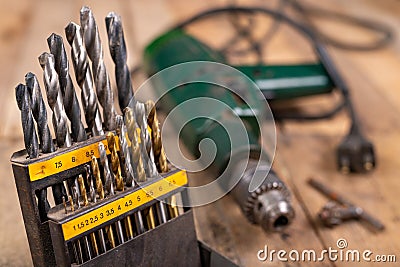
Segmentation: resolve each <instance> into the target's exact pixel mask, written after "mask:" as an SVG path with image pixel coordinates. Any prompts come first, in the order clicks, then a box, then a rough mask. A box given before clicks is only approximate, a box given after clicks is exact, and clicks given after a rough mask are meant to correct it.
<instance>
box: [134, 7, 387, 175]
mask: <svg viewBox="0 0 400 267" xmlns="http://www.w3.org/2000/svg"><path fill="white" fill-rule="evenodd" d="M287 4H290V5H291V6H292V7H293V9H294V10H296V11H297V12H298V13H299V14H301V15H302V16H303V17H304V19H305V20H307V23H301V22H298V21H295V20H293V19H291V18H289V17H288V16H286V15H285V14H284V13H283V12H282V11H283V8H284V7H285V6H286V5H287ZM221 14H231V15H234V16H238V15H239V14H245V15H254V14H264V15H267V16H270V17H273V18H274V20H275V23H274V25H273V27H272V28H270V30H269V31H268V32H267V33H266V34H265V35H264V37H263V38H261V40H259V41H256V40H255V39H254V38H253V37H252V36H251V33H250V31H251V27H249V26H247V27H246V26H243V25H240V24H239V23H236V22H233V24H234V26H235V28H236V31H237V34H238V36H235V37H234V38H233V39H232V40H231V41H230V45H228V46H225V47H224V48H222V52H225V53H228V52H229V50H230V51H235V50H232V48H231V45H233V44H235V43H237V41H239V40H240V38H246V39H248V42H249V44H250V48H249V50H236V53H239V54H245V53H246V52H251V51H253V52H255V53H256V54H257V55H259V57H260V58H261V57H262V54H261V53H262V52H261V51H262V49H261V47H262V46H263V45H264V43H265V42H266V40H267V39H270V38H272V36H273V35H274V33H275V32H276V31H277V28H278V27H279V25H280V23H281V22H283V23H286V24H287V25H289V26H291V27H292V28H294V29H295V30H297V31H298V32H299V33H301V34H302V35H304V36H305V37H306V38H307V39H308V40H309V41H310V42H311V43H312V45H313V47H314V50H315V52H316V54H317V55H318V57H319V60H320V62H321V63H322V64H323V66H324V67H325V69H326V71H327V72H328V74H329V77H330V78H331V80H332V82H333V84H334V86H335V87H336V88H337V89H338V90H339V91H340V93H341V95H342V101H341V102H340V103H339V104H337V105H336V106H335V107H334V108H332V109H331V110H330V111H328V112H324V113H322V114H298V113H297V114H294V113H293V114H276V113H274V116H275V119H276V120H278V121H282V120H300V121H304V120H320V119H328V118H331V117H333V116H334V115H335V114H337V113H338V112H339V111H341V110H342V109H343V108H346V110H347V112H348V115H349V117H350V119H351V127H350V131H349V133H348V135H347V136H346V137H345V139H344V140H343V142H342V143H341V144H340V145H339V147H338V150H337V162H338V166H339V168H340V170H342V171H343V172H365V171H369V170H371V169H373V168H374V167H375V164H376V161H375V154H374V149H373V145H372V144H371V143H370V142H369V141H367V140H366V139H365V138H364V136H363V134H362V131H361V129H360V123H359V121H358V118H357V116H356V113H355V110H354V107H353V104H352V101H351V98H350V94H349V89H348V86H347V84H346V83H345V81H344V80H343V79H342V78H341V75H340V74H339V72H338V70H337V68H336V67H335V65H334V63H333V61H332V59H331V58H330V56H329V54H328V52H327V50H326V49H325V46H324V45H323V43H328V44H331V45H333V46H335V47H339V48H342V49H351V50H360V51H367V50H372V49H377V48H380V47H382V46H383V45H386V44H387V43H388V42H389V41H390V40H391V39H392V37H393V36H392V33H391V31H390V29H389V28H387V27H386V26H384V25H381V24H378V23H376V22H372V21H369V20H363V19H359V18H352V17H349V16H347V15H343V14H340V13H335V12H331V11H327V10H322V9H316V8H305V7H304V6H302V5H301V4H299V2H296V1H294V0H282V2H281V5H280V6H279V8H278V10H272V9H268V8H265V7H243V6H228V7H222V8H215V9H209V10H206V11H203V12H200V13H198V14H196V15H195V16H193V17H191V18H189V19H186V20H184V21H182V22H180V23H179V24H177V25H175V27H173V28H172V29H171V30H175V29H182V28H184V27H186V26H188V25H190V24H192V23H195V22H198V21H199V20H202V19H205V18H211V17H215V16H218V15H221ZM309 16H324V17H329V18H339V19H341V20H342V21H345V22H347V23H350V24H355V25H357V26H360V27H363V28H366V29H370V30H371V31H375V32H377V33H380V34H381V35H382V36H383V37H382V38H381V39H378V40H377V41H376V42H374V43H370V44H367V45H362V44H350V43H343V42H340V41H338V40H335V39H332V38H331V37H329V36H327V35H325V34H323V33H321V32H320V31H319V30H318V29H317V28H316V27H315V26H314V25H313V24H312V23H311V21H310V20H309V18H308V17H309ZM139 70H140V66H138V67H136V68H134V69H133V71H132V72H133V74H134V73H136V72H137V71H139Z"/></svg>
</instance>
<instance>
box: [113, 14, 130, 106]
mask: <svg viewBox="0 0 400 267" xmlns="http://www.w3.org/2000/svg"><path fill="white" fill-rule="evenodd" d="M106 27H107V35H108V45H109V49H110V54H111V57H112V59H113V61H114V64H115V77H116V81H117V88H118V103H119V107H120V109H121V110H124V109H125V108H126V107H127V106H128V105H129V102H130V101H131V99H132V98H134V95H133V87H132V81H131V73H130V71H129V68H128V66H127V64H126V58H127V53H126V44H125V38H124V31H123V29H122V23H121V17H120V16H119V15H117V14H115V13H114V12H110V13H109V14H108V15H107V17H106Z"/></svg>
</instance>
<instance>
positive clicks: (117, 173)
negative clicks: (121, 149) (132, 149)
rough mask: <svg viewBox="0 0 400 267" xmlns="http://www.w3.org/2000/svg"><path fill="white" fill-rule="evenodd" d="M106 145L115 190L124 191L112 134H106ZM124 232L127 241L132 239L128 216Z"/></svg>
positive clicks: (130, 223)
mask: <svg viewBox="0 0 400 267" xmlns="http://www.w3.org/2000/svg"><path fill="white" fill-rule="evenodd" d="M107 143H108V148H109V149H110V152H111V168H112V171H113V173H114V175H115V181H116V185H117V190H118V191H124V180H123V178H122V175H121V165H120V163H119V157H118V153H117V146H116V141H115V135H114V134H113V133H112V132H108V133H107ZM125 230H126V233H127V236H128V239H131V238H133V230H132V222H131V218H130V217H129V216H128V217H126V218H125Z"/></svg>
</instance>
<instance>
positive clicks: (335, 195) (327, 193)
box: [308, 179, 385, 231]
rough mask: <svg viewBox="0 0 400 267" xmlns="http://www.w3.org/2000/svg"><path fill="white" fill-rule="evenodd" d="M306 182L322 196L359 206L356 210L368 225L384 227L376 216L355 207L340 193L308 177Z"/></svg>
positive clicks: (349, 205)
mask: <svg viewBox="0 0 400 267" xmlns="http://www.w3.org/2000/svg"><path fill="white" fill-rule="evenodd" d="M308 184H309V185H311V186H312V187H313V188H314V189H316V190H317V191H319V192H320V193H321V194H323V195H324V196H326V197H328V198H329V199H330V200H333V201H336V202H337V203H339V204H341V205H343V206H347V207H355V208H359V209H361V210H358V213H359V214H360V217H359V218H360V219H362V220H364V221H365V222H367V223H368V224H369V225H371V226H372V227H373V228H374V229H376V230H378V231H382V230H384V229H385V226H384V225H383V224H382V223H381V222H380V221H379V220H378V219H376V218H374V217H373V216H372V215H370V214H368V213H367V212H366V211H365V210H363V209H362V208H361V207H357V206H356V205H354V204H353V203H351V202H350V201H348V200H347V199H346V198H344V197H343V196H341V195H340V194H338V193H336V192H334V191H333V190H331V189H329V188H328V187H327V186H325V185H323V184H322V183H320V182H318V181H316V180H314V179H310V180H308Z"/></svg>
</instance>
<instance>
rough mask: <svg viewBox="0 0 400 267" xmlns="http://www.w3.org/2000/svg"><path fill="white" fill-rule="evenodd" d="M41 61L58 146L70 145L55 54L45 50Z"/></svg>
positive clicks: (40, 58) (40, 57)
mask: <svg viewBox="0 0 400 267" xmlns="http://www.w3.org/2000/svg"><path fill="white" fill-rule="evenodd" d="M39 63H40V65H41V67H42V69H43V80H44V84H45V88H46V92H47V101H48V103H49V106H50V108H51V109H52V110H53V126H54V130H55V132H56V141H57V145H58V147H69V146H71V136H70V135H69V131H68V118H67V115H66V113H65V109H64V105H63V100H62V95H61V91H60V85H59V83H58V75H57V72H56V70H55V69H54V56H53V55H52V54H49V53H46V52H45V53H43V54H41V55H40V56H39Z"/></svg>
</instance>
